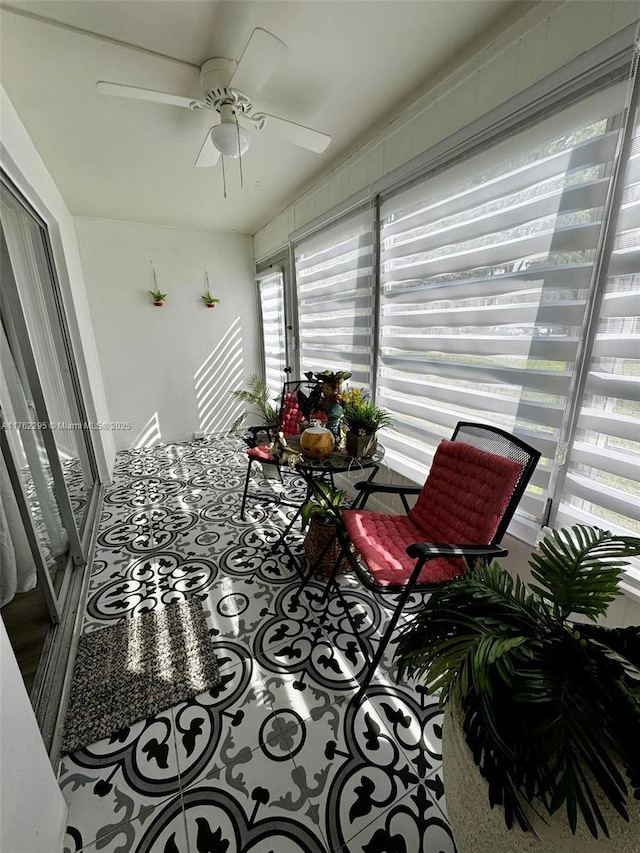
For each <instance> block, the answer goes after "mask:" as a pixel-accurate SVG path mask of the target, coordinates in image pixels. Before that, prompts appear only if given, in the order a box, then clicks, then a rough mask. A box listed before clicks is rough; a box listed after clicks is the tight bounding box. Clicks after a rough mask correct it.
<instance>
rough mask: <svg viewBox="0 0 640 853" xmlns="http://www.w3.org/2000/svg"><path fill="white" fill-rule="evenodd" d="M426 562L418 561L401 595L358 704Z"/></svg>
mask: <svg viewBox="0 0 640 853" xmlns="http://www.w3.org/2000/svg"><path fill="white" fill-rule="evenodd" d="M425 562H426V561H425V560H418V562H417V564H416V566H415V568H414V570H413V572H412V574H411V578H410V580H409V583H407V585H406V586H405V588H404V589H403V590H402V592H401V594H400V598H399V599H398V604H397V605H396V608H395V610H394V611H393V615H392V616H391V619H390V620H389V624H388V625H387V628H386V630H385V632H384V634H383V635H382V637H381V638H380V642H379V644H378V648H377V650H376V653H375V655H374V656H373V658H372V660H371V663H370V664H369V666H368V668H367V671H366V672H365V675H364V679H363V680H362V681H361V682H360V690H358V694H357V696H356V703H358V702H360V700H361V699H362V697H363V696H364V694H365V693H366V690H367V687H368V686H369V683H370V682H371V679H372V678H373V676H374V673H375V671H376V669H377V668H378V664H379V663H380V661H381V660H382V658H383V655H384V653H385V650H386V648H387V646H388V645H389V641H390V640H391V637H392V635H393V632H394V631H395V628H396V625H397V624H398V619H399V618H400V616H401V614H402V611H403V609H404V606H405V604H406V603H407V599H408V598H409V596H410V595H411V593H412V592H413V588H414V586H415V584H416V581H417V579H418V577H419V575H420V572H421V571H422V567H423V566H424V564H425Z"/></svg>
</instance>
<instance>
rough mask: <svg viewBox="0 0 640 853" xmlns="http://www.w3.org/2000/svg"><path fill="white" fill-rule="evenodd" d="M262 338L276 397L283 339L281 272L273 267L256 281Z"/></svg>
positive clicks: (283, 362) (268, 378) (279, 388)
mask: <svg viewBox="0 0 640 853" xmlns="http://www.w3.org/2000/svg"><path fill="white" fill-rule="evenodd" d="M258 293H259V296H260V315H261V318H262V342H263V347H264V368H265V379H266V382H267V385H268V386H269V388H271V390H272V391H273V392H274V396H275V397H276V398H278V399H279V395H280V393H281V391H282V385H283V383H284V381H285V374H284V369H285V367H286V343H285V328H284V326H285V320H284V274H283V272H282V270H276V271H274V272H273V273H271V274H270V275H267V276H265V277H264V278H260V280H259V281H258Z"/></svg>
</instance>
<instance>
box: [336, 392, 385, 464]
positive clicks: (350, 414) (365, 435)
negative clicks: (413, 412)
mask: <svg viewBox="0 0 640 853" xmlns="http://www.w3.org/2000/svg"><path fill="white" fill-rule="evenodd" d="M342 410H343V417H344V422H345V424H346V425H347V436H346V450H347V453H348V454H349V455H350V456H355V457H356V458H357V459H359V458H360V457H361V456H371V455H372V454H373V453H374V452H375V449H376V437H375V436H376V433H377V431H378V430H379V429H381V428H382V427H387V428H393V426H394V422H393V417H392V416H391V413H390V412H388V411H387V410H386V409H382V408H380V406H376V405H375V403H373V402H372V400H371V399H370V397H369V395H368V394H367V393H366V392H365V391H362V390H361V389H360V388H350V389H349V390H347V391H345V392H344V394H343V395H342Z"/></svg>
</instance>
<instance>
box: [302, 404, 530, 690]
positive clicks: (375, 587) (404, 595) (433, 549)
mask: <svg viewBox="0 0 640 853" xmlns="http://www.w3.org/2000/svg"><path fill="white" fill-rule="evenodd" d="M451 441H463V442H465V443H466V444H471V445H472V446H474V447H477V448H479V449H481V450H485V451H487V452H489V453H496V454H497V455H500V456H506V457H508V458H510V459H513V460H515V461H517V462H520V463H521V464H522V466H523V467H522V472H521V474H520V477H519V479H518V482H517V483H516V486H515V488H514V490H513V492H512V494H511V497H510V500H509V503H508V505H507V508H506V510H505V512H504V513H503V515H502V518H501V520H500V524H499V525H498V529H497V530H496V533H495V535H494V537H493V540H492V542H491V543H490V544H489V545H482V546H480V545H474V544H468V543H455V544H453V543H446V544H445V543H426V542H416V543H413V544H411V545H409V546H408V547H407V549H406V551H407V554H408V555H409V556H410V557H411V558H412V559H415V561H416V563H415V566H414V568H413V571H412V572H411V575H410V577H409V579H408V580H407V582H406V583H405V584H397V585H390V586H384V587H382V586H380V585H379V584H377V583H376V582H375V581H374V579H373V577H372V576H371V574H370V573H369V572H368V570H367V567H366V564H365V563H364V562H363V561H362V560H360V559H359V555H357V554H356V553H355V552H354V549H353V547H352V546H351V542H350V540H349V537H348V534H347V531H346V527H345V526H344V523H338V524H337V525H336V536H337V538H338V542H339V544H340V554H339V556H338V558H337V559H336V562H335V566H334V569H333V572H332V574H331V577H330V578H329V580H328V581H327V584H326V587H325V590H324V594H323V596H322V601H323V603H324V604H325V613H326V606H328V597H329V593H330V591H331V590H332V589H334V590H335V592H336V594H337V596H338V599H339V600H340V603H341V605H342V608H343V610H344V612H345V614H346V616H347V618H348V620H349V624H350V625H351V629H352V631H353V634H354V636H355V638H356V640H357V642H358V645H359V647H360V650H361V652H362V654H363V656H364V659H365V662H366V664H367V668H366V671H365V673H364V676H363V678H362V679H360V690H359V692H358V696H357V701H360V699H361V698H362V696H363V695H364V693H365V691H366V689H367V687H368V686H369V683H370V682H371V679H372V678H373V675H374V673H375V671H376V669H377V667H378V665H379V663H380V661H381V660H382V658H383V655H384V653H385V650H386V648H387V646H388V644H389V641H390V640H391V637H392V636H393V632H394V631H395V628H396V625H397V623H398V619H399V618H400V616H401V614H402V611H403V609H404V606H405V604H406V603H407V600H408V599H409V597H410V596H411V595H412V594H413V593H421V594H423V593H425V594H426V593H430V592H433V591H434V590H435V589H437V587H438V586H440V584H425V583H422V584H421V583H418V578H419V577H420V573H421V571H422V569H423V567H424V565H425V563H427V562H428V561H429V560H434V559H436V558H437V557H461V558H462V559H464V560H465V562H466V563H467V566H468V568H469V570H471V569H472V567H473V563H474V562H477V561H485V562H486V561H489V560H492V559H494V558H496V557H504V556H505V555H506V554H507V553H508V551H507V550H506V548H504V547H502V546H501V545H500V544H499V542H500V540H501V539H502V537H503V536H504V534H505V532H506V530H507V527H508V526H509V523H510V522H511V519H512V517H513V514H514V512H515V511H516V508H517V506H518V504H519V503H520V499H521V498H522V495H523V494H524V491H525V489H526V488H527V484H528V483H529V480H530V479H531V475H532V474H533V471H534V469H535V467H536V465H537V463H538V460H539V459H540V453H539V451H537V450H536V449H535V448H533V447H531V446H530V445H529V444H527V443H525V442H524V441H522V440H521V439H519V438H517V437H516V436H513V435H511V434H510V433H508V432H506V431H505V430H502V429H499V428H498V427H493V426H489V425H484V424H477V423H471V422H468V421H461V422H460V423H458V424H457V426H456V428H455V430H454V433H453V435H452V437H451ZM355 487H356V489H358V490H359V492H360V495H359V498H358V500H357V501H356V503H355V504H354V506H355V507H356V508H358V509H364V507H365V505H366V503H367V500H368V498H369V496H370V495H372V494H374V493H382V494H396V495H399V496H400V500H401V501H402V505H403V507H404V508H405V510H406V512H407V513H408V512H409V510H410V507H409V503H408V501H407V497H408V496H417V495H419V494H420V492H421V491H422V488H423V486H391V485H388V484H383V483H375V482H359V483H356V485H355ZM343 557H346V559H347V560H348V562H349V565H350V566H351V568H352V569H353V571H354V573H355V574H356V576H357V578H358V580H359V581H360V582H361V583H362V585H363V586H364V587H365V588H366V589H368V590H370V591H371V592H374V593H377V594H380V595H397V594H399V599H398V602H397V604H396V607H395V610H394V612H393V614H392V616H391V618H390V620H389V624H388V625H387V628H386V630H385V632H384V634H383V635H382V637H381V639H380V642H379V644H378V648H377V650H376V652H375V654H373V656H371V655H370V654H369V650H368V648H367V645H366V643H365V641H364V639H363V638H362V636H361V627H358V626H357V625H356V623H355V619H354V616H353V614H352V612H351V609H352V608H351V607H349V606H348V604H347V602H346V600H345V597H344V594H343V592H342V589H341V587H340V584H339V583H338V581H337V570H338V566H339V565H340V561H341V559H342V558H343ZM309 580H310V574H309V575H307V576H306V577H305V578H304V579H303V580H302V584H301V589H302V588H303V587H304V586H305V585H306V584H307V582H308V581H309Z"/></svg>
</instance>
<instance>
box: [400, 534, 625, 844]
mask: <svg viewBox="0 0 640 853" xmlns="http://www.w3.org/2000/svg"><path fill="white" fill-rule="evenodd" d="M638 555H640V539H636V538H633V537H624V536H615V535H613V534H611V533H609V532H607V531H602V530H598V529H597V528H591V527H586V526H582V525H577V526H575V527H572V528H570V529H564V530H560V531H555V532H554V533H553V535H552V536H551V537H548V538H546V539H544V540H543V541H542V542H541V543H540V545H539V553H536V554H534V555H533V556H532V558H531V560H530V562H529V564H530V566H531V568H532V575H533V579H534V581H535V583H534V584H531V585H530V588H528V587H527V586H526V585H525V584H524V583H523V582H522V581H521V580H520V579H519V578H516V579H513V578H512V577H511V576H510V575H509V574H507V572H506V571H504V570H503V569H501V568H500V566H499V565H498V564H496V563H493V564H491V565H488V566H479V567H478V568H476V569H475V570H474V571H473V572H470V573H468V574H467V575H465V576H463V577H460V578H457V579H455V580H453V581H450V582H448V583H446V584H444V585H443V586H442V587H441V588H439V589H438V590H437V591H436V592H434V593H433V595H432V596H431V598H430V599H429V601H428V603H427V604H426V606H425V607H424V609H423V610H422V611H421V612H420V614H419V616H418V618H417V620H416V622H415V623H414V624H413V625H411V626H409V627H407V628H406V629H405V631H404V633H403V635H402V636H401V638H400V642H399V645H398V651H397V654H398V656H399V667H400V672H401V673H403V672H407V673H408V674H410V675H418V676H422V677H423V678H424V679H425V681H426V686H427V689H428V691H429V692H431V693H435V692H437V691H440V702H441V704H444V703H445V702H447V701H449V700H451V702H452V703H453V707H457V708H458V709H459V710H460V711H461V714H462V721H463V722H462V725H463V731H464V735H465V738H466V742H467V744H468V746H469V748H470V749H471V752H472V755H473V759H474V761H475V763H476V765H477V766H478V768H479V770H480V772H481V774H482V775H483V776H484V777H485V779H486V780H487V781H488V783H489V799H490V803H491V806H492V807H493V806H494V805H496V804H499V805H501V806H503V808H504V817H505V823H506V825H507V827H511V826H512V825H513V820H514V819H515V820H516V821H517V823H518V824H519V826H520V827H521V828H522V829H523V830H527V831H533V827H532V825H531V821H530V818H529V815H530V810H529V809H528V808H527V804H528V805H531V806H533V807H534V809H535V810H536V811H538V812H541V813H545V812H546V813H548V814H553V813H554V812H556V811H557V810H558V809H560V808H562V807H563V806H564V808H565V809H566V815H567V819H568V823H569V826H570V828H571V831H572V832H573V833H575V831H576V826H577V822H578V814H581V815H582V817H583V819H584V821H585V824H586V826H587V827H588V829H589V831H590V832H591V834H592V835H593V836H594V837H595V838H597V837H598V831H599V829H600V830H601V831H602V832H603V833H604V834H605V835H608V829H607V825H606V821H605V819H604V817H603V814H602V811H601V809H600V805H599V799H600V798H601V797H602V796H604V797H605V798H606V799H607V800H609V802H610V803H611V804H612V805H613V807H614V808H615V809H616V810H617V811H618V812H619V813H620V815H622V816H623V817H625V818H627V819H628V816H627V810H626V801H627V796H628V794H629V790H631V791H632V792H633V795H634V796H635V797H638V796H639V795H640V738H639V737H638V731H639V730H640V728H639V727H640V628H639V627H631V628H605V627H602V626H599V625H596V624H591V623H594V622H595V621H596V619H598V618H599V617H601V616H603V615H604V614H605V613H606V610H607V607H608V605H609V603H610V602H611V601H612V600H613V599H614V598H615V596H616V595H617V593H618V590H617V585H618V581H619V580H620V577H621V569H622V567H623V566H624V565H626V562H625V561H624V560H623V559H622V558H624V557H632V556H638ZM570 614H575V615H577V616H580V617H583V618H584V619H586V620H589V621H587V622H580V623H577V622H572V621H569V616H570ZM621 770H622V771H624V772H626V777H627V778H626V779H625V776H624V773H623V772H621Z"/></svg>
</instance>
